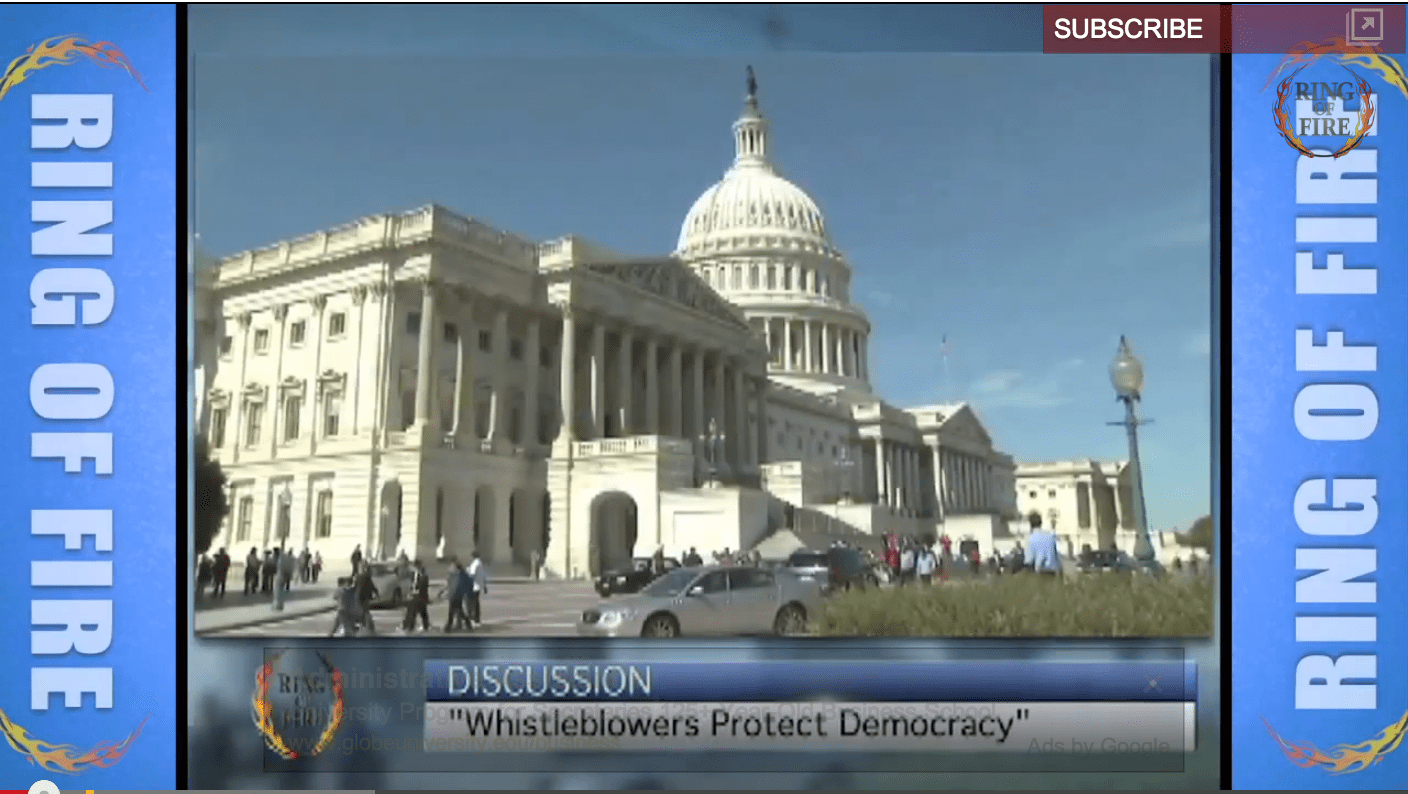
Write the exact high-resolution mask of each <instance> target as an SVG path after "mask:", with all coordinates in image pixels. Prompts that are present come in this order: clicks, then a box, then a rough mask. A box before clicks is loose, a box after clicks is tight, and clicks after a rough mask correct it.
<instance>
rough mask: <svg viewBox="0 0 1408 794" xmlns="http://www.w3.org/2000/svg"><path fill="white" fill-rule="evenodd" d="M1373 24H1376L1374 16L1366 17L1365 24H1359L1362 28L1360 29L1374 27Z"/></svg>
mask: <svg viewBox="0 0 1408 794" xmlns="http://www.w3.org/2000/svg"><path fill="white" fill-rule="evenodd" d="M1373 26H1374V18H1373V17H1364V24H1362V25H1360V26H1359V29H1360V30H1368V29H1369V28H1372V27H1373Z"/></svg>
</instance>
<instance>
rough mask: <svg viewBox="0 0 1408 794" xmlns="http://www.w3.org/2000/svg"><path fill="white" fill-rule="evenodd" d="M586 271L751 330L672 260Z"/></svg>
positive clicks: (737, 313)
mask: <svg viewBox="0 0 1408 794" xmlns="http://www.w3.org/2000/svg"><path fill="white" fill-rule="evenodd" d="M587 269H589V270H591V271H592V272H595V273H600V274H602V275H604V276H609V277H611V278H614V279H616V280H618V281H621V282H622V283H625V284H629V285H630V286H632V287H635V288H637V289H643V290H645V291H646V292H649V293H651V294H652V295H655V296H657V297H660V298H663V299H664V300H667V301H670V302H671V303H676V304H679V305H681V306H684V307H685V308H688V309H693V310H695V311H698V312H703V313H704V314H707V315H709V316H710V317H713V318H715V319H717V320H723V321H724V322H726V323H729V324H730V325H734V326H736V327H738V328H740V329H741V330H745V331H748V330H751V327H750V326H749V325H748V321H747V319H746V318H744V316H743V313H742V312H741V311H739V310H738V307H736V306H734V305H733V304H732V303H729V302H728V301H726V300H724V299H723V298H721V297H719V294H718V293H717V292H714V290H713V288H711V287H710V286H709V285H707V284H705V283H704V281H703V280H702V279H700V278H699V276H697V275H695V274H694V272H693V271H691V270H690V269H689V268H687V267H685V266H684V265H683V264H681V263H680V262H678V261H676V260H673V259H654V260H648V261H640V262H603V263H597V264H590V265H587Z"/></svg>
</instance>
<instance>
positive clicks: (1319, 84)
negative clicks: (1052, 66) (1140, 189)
mask: <svg viewBox="0 0 1408 794" xmlns="http://www.w3.org/2000/svg"><path fill="white" fill-rule="evenodd" d="M1338 10H1339V12H1340V13H1341V14H1343V15H1344V17H1343V21H1344V24H1345V25H1346V28H1345V30H1344V32H1343V33H1335V34H1333V35H1330V36H1328V37H1325V38H1323V39H1314V40H1308V41H1305V42H1302V43H1301V44H1299V45H1297V46H1296V47H1294V48H1292V49H1289V50H1288V51H1286V52H1284V53H1282V54H1280V55H1237V56H1235V57H1234V59H1233V81H1234V87H1233V105H1234V108H1233V157H1232V162H1233V164H1234V165H1235V169H1234V171H1233V175H1232V179H1233V185H1232V200H1233V213H1232V217H1233V270H1232V302H1233V306H1234V309H1233V314H1232V317H1233V320H1232V350H1233V388H1232V401H1233V405H1232V415H1233V416H1234V417H1235V425H1234V431H1233V438H1234V442H1233V449H1232V467H1233V474H1232V477H1233V480H1234V482H1236V484H1237V487H1236V488H1235V490H1234V492H1233V496H1232V498H1233V508H1232V510H1233V514H1234V515H1235V516H1236V523H1235V526H1234V528H1233V534H1232V543H1233V546H1234V549H1233V557H1232V559H1233V565H1234V566H1235V570H1234V574H1233V584H1234V594H1233V601H1232V603H1233V634H1232V637H1233V649H1232V657H1233V669H1232V686H1233V688H1232V691H1231V696H1232V703H1233V724H1232V725H1231V726H1230V729H1231V730H1232V731H1233V732H1234V733H1235V738H1234V740H1233V747H1234V748H1235V756H1234V765H1233V781H1232V782H1233V785H1234V787H1235V788H1252V789H1318V788H1326V789H1328V788H1334V789H1341V790H1342V789H1382V788H1393V787H1401V785H1402V782H1403V781H1404V780H1405V779H1408V751H1404V750H1403V749H1402V744H1403V740H1404V738H1405V736H1408V679H1405V677H1404V675H1403V671H1404V670H1408V647H1405V644H1406V643H1405V640H1408V636H1405V627H1404V625H1403V623H1402V621H1398V620H1393V619H1392V618H1391V615H1392V614H1393V611H1392V607H1385V606H1381V605H1397V604H1401V603H1402V602H1403V600H1404V599H1405V597H1408V587H1405V583H1406V582H1408V577H1405V575H1404V572H1403V566H1402V564H1401V560H1402V559H1403V556H1404V554H1405V553H1408V548H1406V546H1408V540H1405V537H1404V535H1403V533H1402V532H1401V531H1400V530H1399V529H1398V528H1399V527H1400V526H1401V525H1402V523H1403V521H1404V519H1405V513H1404V500H1403V496H1404V494H1403V485H1402V483H1403V479H1404V475H1405V462H1406V461H1405V454H1404V448H1403V444H1402V438H1403V435H1404V432H1405V425H1404V417H1405V411H1406V410H1408V389H1405V377H1404V355H1405V353H1408V348H1405V343H1406V342H1408V339H1405V336H1408V327H1405V325H1404V322H1403V305H1404V304H1403V301H1404V295H1405V291H1408V274H1405V272H1404V270H1403V268H1402V267H1401V263H1402V262H1403V261H1404V257H1405V253H1406V252H1405V242H1408V241H1405V238H1404V225H1405V221H1408V218H1405V214H1406V213H1408V167H1405V162H1404V158H1405V151H1404V146H1403V135H1404V131H1405V129H1408V126H1405V125H1406V124H1408V81H1405V75H1404V71H1403V67H1402V63H1403V59H1402V55H1398V54H1389V55H1386V54H1383V52H1384V50H1383V45H1382V44H1381V43H1379V42H1378V41H1375V40H1374V38H1375V36H1376V30H1381V29H1383V28H1384V27H1388V28H1389V29H1388V30H1387V31H1385V33H1387V34H1389V35H1392V34H1393V27H1392V26H1388V25H1387V24H1386V23H1387V22H1390V21H1392V20H1388V19H1387V18H1385V17H1380V16H1376V15H1374V14H1370V13H1366V12H1367V11H1370V10H1372V9H1358V8H1356V9H1352V10H1351V9H1349V8H1347V7H1339V8H1338ZM1398 13H1399V14H1401V13H1402V10H1401V7H1398ZM1381 19H1383V20H1384V22H1385V24H1381ZM1399 41H1400V44H1399V45H1398V48H1397V50H1396V52H1400V53H1401V52H1402V45H1401V38H1400V39H1399ZM1394 51H1395V50H1390V52H1394ZM1395 483H1397V484H1395ZM1386 617H1387V618H1389V619H1384V618H1386Z"/></svg>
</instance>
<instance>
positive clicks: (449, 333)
mask: <svg viewBox="0 0 1408 794" xmlns="http://www.w3.org/2000/svg"><path fill="white" fill-rule="evenodd" d="M459 338H460V329H458V328H456V327H455V324H454V323H445V341H446V342H453V341H455V340H456V339H459Z"/></svg>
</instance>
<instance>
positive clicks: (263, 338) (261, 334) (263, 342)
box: [254, 328, 269, 353]
mask: <svg viewBox="0 0 1408 794" xmlns="http://www.w3.org/2000/svg"><path fill="white" fill-rule="evenodd" d="M254 352H256V353H267V352H269V329H268V328H260V329H258V330H256V331H255V332H254Z"/></svg>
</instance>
